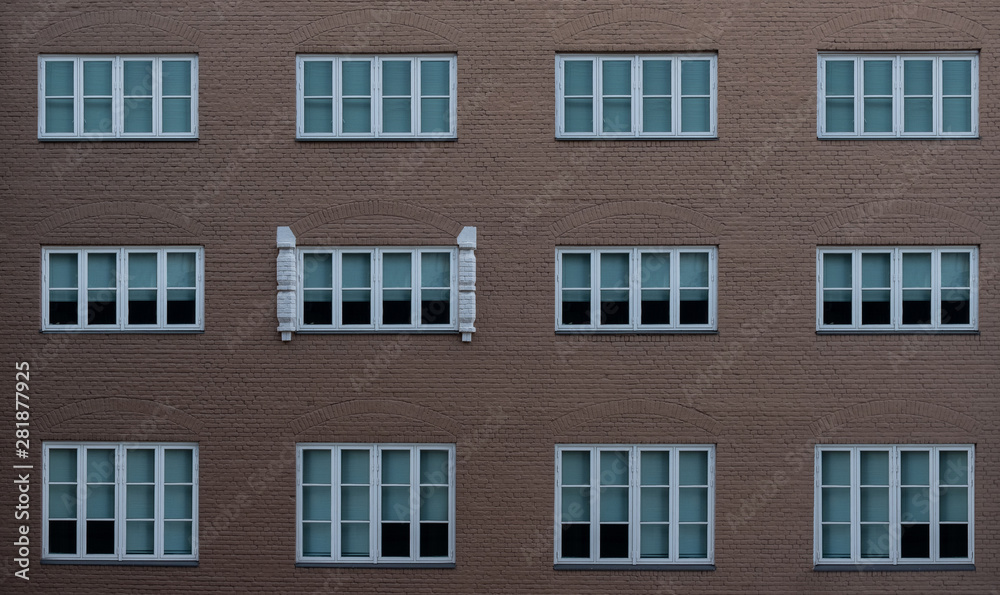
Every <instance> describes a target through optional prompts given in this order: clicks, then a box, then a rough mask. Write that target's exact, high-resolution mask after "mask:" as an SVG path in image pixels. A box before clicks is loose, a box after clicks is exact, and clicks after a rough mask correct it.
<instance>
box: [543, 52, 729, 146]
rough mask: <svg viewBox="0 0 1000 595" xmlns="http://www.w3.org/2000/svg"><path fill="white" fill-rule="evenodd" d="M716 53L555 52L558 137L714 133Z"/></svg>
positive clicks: (679, 135)
mask: <svg viewBox="0 0 1000 595" xmlns="http://www.w3.org/2000/svg"><path fill="white" fill-rule="evenodd" d="M716 69H717V56H716V55H715V54H662V55H620V54H606V55H583V54H564V55H560V56H556V137H557V138H605V137H606V138H635V137H647V138H685V137H687V138H712V137H715V135H716V89H717V85H716Z"/></svg>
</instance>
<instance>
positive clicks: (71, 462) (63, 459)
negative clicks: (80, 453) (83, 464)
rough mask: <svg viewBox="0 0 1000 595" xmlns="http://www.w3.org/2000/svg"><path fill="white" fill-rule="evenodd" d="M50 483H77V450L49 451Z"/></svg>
mask: <svg viewBox="0 0 1000 595" xmlns="http://www.w3.org/2000/svg"><path fill="white" fill-rule="evenodd" d="M49 481H50V482H56V481H73V482H75V481H76V449H75V448H52V449H49Z"/></svg>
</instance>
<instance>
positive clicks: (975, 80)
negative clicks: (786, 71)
mask: <svg viewBox="0 0 1000 595" xmlns="http://www.w3.org/2000/svg"><path fill="white" fill-rule="evenodd" d="M962 58H968V59H969V60H970V61H971V63H972V68H971V75H970V76H971V77H972V81H971V83H972V107H971V109H972V130H971V131H969V132H945V131H944V130H943V128H942V126H943V123H942V116H943V108H942V97H943V95H942V73H943V69H942V66H941V63H942V61H943V60H955V59H962ZM910 59H923V60H928V59H929V60H932V61H933V62H934V66H933V79H934V86H933V110H934V113H933V122H934V124H933V131H932V132H904V131H903V109H904V104H903V62H904V61H906V60H910ZM830 60H833V61H853V62H854V94H853V99H854V127H855V130H854V132H827V131H826V63H827V61H830ZM865 60H891V61H892V119H893V125H892V131H891V132H865V131H864V125H863V123H864V97H865V96H864V67H863V64H864V61H865ZM816 71H817V89H818V91H817V93H816V100H817V120H816V133H817V135H818V136H819V138H976V137H978V136H979V52H931V53H928V52H907V53H898V54H892V53H829V52H824V53H820V54H818V56H817V68H816ZM838 97H839V96H838ZM843 97H848V96H846V95H845V96H843Z"/></svg>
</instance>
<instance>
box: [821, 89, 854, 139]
mask: <svg viewBox="0 0 1000 595" xmlns="http://www.w3.org/2000/svg"><path fill="white" fill-rule="evenodd" d="M826 131H827V132H848V133H850V132H854V99H853V98H850V97H834V98H827V100H826Z"/></svg>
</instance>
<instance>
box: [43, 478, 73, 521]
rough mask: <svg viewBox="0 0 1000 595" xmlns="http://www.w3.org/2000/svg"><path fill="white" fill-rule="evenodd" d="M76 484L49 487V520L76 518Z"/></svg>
mask: <svg viewBox="0 0 1000 595" xmlns="http://www.w3.org/2000/svg"><path fill="white" fill-rule="evenodd" d="M76 506H77V500H76V484H55V485H52V484H50V485H49V518H50V519H75V518H76Z"/></svg>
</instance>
